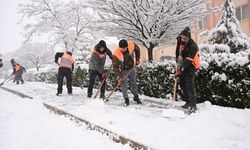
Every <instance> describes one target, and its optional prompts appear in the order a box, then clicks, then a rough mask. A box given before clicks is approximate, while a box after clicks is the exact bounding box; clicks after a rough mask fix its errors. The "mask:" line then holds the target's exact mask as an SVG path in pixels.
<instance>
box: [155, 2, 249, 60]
mask: <svg viewBox="0 0 250 150" xmlns="http://www.w3.org/2000/svg"><path fill="white" fill-rule="evenodd" d="M222 2H223V0H213V1H211V2H210V3H209V4H208V5H207V8H208V9H209V8H213V7H216V6H217V7H220V6H221V4H222ZM233 2H234V6H235V8H238V7H240V6H242V5H245V4H248V18H247V19H244V20H241V21H240V26H241V30H242V31H243V32H244V33H245V34H246V35H247V36H249V37H250V0H233ZM221 15H222V12H221V11H220V12H217V13H212V14H209V15H208V16H207V17H206V19H205V20H206V22H207V26H206V28H204V29H202V30H200V29H199V22H197V21H194V22H193V25H192V38H193V40H194V41H195V42H196V43H198V44H200V43H204V42H207V36H206V34H207V33H208V32H207V31H208V30H211V29H213V28H214V27H215V26H216V25H217V22H218V20H219V19H220V17H221ZM201 34H202V35H204V37H201ZM175 47H176V45H175V44H173V45H164V46H159V47H156V48H155V49H154V54H153V56H154V60H160V58H161V57H163V56H171V57H175Z"/></svg>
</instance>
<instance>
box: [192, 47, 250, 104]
mask: <svg viewBox="0 0 250 150" xmlns="http://www.w3.org/2000/svg"><path fill="white" fill-rule="evenodd" d="M229 51H230V48H229V47H228V46H225V45H220V44H213V45H201V46H200V54H201V59H202V66H203V68H202V69H201V70H200V71H199V72H198V74H197V75H198V77H197V80H196V83H197V84H196V87H197V88H196V89H197V93H198V99H199V101H200V102H202V101H205V100H209V101H210V102H212V103H213V104H217V105H221V106H231V107H237V108H249V107H250V91H249V89H250V61H249V60H250V49H248V50H245V51H240V52H238V53H230V52H229Z"/></svg>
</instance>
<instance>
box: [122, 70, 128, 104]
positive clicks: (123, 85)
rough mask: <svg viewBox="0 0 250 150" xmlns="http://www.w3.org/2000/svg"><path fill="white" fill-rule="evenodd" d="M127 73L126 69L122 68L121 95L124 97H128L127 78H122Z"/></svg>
mask: <svg viewBox="0 0 250 150" xmlns="http://www.w3.org/2000/svg"><path fill="white" fill-rule="evenodd" d="M127 73H128V70H123V72H122V77H123V82H122V95H123V98H124V99H126V98H128V78H127V79H124V77H125V76H126V75H127Z"/></svg>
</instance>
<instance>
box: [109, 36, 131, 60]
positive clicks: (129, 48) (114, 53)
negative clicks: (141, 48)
mask: <svg viewBox="0 0 250 150" xmlns="http://www.w3.org/2000/svg"><path fill="white" fill-rule="evenodd" d="M134 50H135V44H134V42H132V41H128V52H129V54H130V55H132V54H133V52H134ZM113 55H114V56H116V57H117V58H118V59H119V60H120V61H123V54H122V49H121V48H116V49H115V51H114V52H113Z"/></svg>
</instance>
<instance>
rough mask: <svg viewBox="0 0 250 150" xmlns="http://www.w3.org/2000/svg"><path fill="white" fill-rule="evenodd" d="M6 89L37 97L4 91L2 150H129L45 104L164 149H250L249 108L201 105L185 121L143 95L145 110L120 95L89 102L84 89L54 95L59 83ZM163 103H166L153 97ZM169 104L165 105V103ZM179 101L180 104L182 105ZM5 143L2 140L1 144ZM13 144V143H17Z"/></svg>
mask: <svg viewBox="0 0 250 150" xmlns="http://www.w3.org/2000/svg"><path fill="white" fill-rule="evenodd" d="M4 86H5V87H8V88H11V89H14V90H17V91H20V92H23V93H25V94H28V95H30V96H33V97H34V99H33V100H29V99H22V98H19V97H16V96H15V95H12V94H9V93H7V92H5V91H2V90H1V89H0V97H1V100H0V139H1V140H0V149H1V150H2V149H4V150H12V149H56V150H57V149H58V150H59V149H60V150H61V149H80V148H81V149H107V150H108V149H109V150H110V149H112V150H113V149H114V150H118V149H129V147H128V146H127V145H125V146H123V145H121V144H116V143H114V142H112V141H111V140H109V139H108V138H107V137H105V136H102V135H100V134H98V133H96V132H95V131H89V130H86V129H85V128H84V127H79V126H78V125H77V124H75V123H74V122H71V121H69V119H66V118H64V117H60V116H56V115H54V114H51V113H50V112H49V111H48V110H47V109H46V108H44V107H43V105H42V103H47V104H50V105H53V106H56V107H57V108H60V109H63V110H65V111H67V112H69V113H71V114H73V115H75V116H78V117H81V118H84V119H86V120H89V121H90V122H92V123H93V124H95V125H99V126H102V127H104V128H106V129H109V130H111V131H113V132H116V133H118V134H120V135H123V136H125V137H128V138H130V139H133V140H135V141H137V142H140V143H143V144H145V145H147V146H149V147H152V148H154V149H160V150H166V149H171V150H188V149H192V150H211V149H212V150H235V149H240V150H248V149H249V147H250V117H249V116H250V110H249V109H244V110H242V109H234V108H226V107H219V106H214V105H211V104H210V103H209V102H206V103H203V104H199V105H198V111H197V113H195V114H192V115H187V116H185V118H183V119H178V118H165V117H162V116H161V113H162V111H163V110H164V109H163V108H158V107H152V106H151V105H149V103H147V102H146V101H145V100H147V99H150V98H148V97H146V96H141V98H142V101H143V102H144V105H143V106H137V105H136V104H134V103H133V101H131V105H130V106H129V107H122V106H121V104H122V103H123V100H122V96H121V93H115V95H113V96H112V98H111V100H110V102H109V103H105V104H104V103H102V102H101V101H100V100H99V99H87V98H86V89H83V90H82V89H80V88H76V87H75V88H74V89H73V93H74V95H73V96H68V95H67V94H66V91H65V87H64V94H63V95H62V96H60V97H57V96H55V93H56V88H57V85H53V84H45V83H37V82H27V83H25V84H23V85H14V84H13V83H11V82H7V83H6V84H4ZM151 100H155V101H164V100H162V99H152V98H151ZM165 103H166V104H167V102H165ZM181 104H182V103H177V104H176V105H181ZM2 139H3V140H2ZM13 143H15V144H13Z"/></svg>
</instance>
